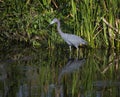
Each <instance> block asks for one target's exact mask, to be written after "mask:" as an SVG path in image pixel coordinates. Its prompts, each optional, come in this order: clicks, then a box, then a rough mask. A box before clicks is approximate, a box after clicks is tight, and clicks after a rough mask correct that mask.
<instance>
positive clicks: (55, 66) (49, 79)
mask: <svg viewBox="0 0 120 97" xmlns="http://www.w3.org/2000/svg"><path fill="white" fill-rule="evenodd" d="M70 56H71V57H70ZM0 97H120V53H119V52H116V51H115V50H110V49H108V50H101V49H91V50H88V49H84V48H80V49H79V53H78V56H77V52H76V50H75V49H73V50H72V53H71V54H70V53H69V49H67V48H66V49H65V48H60V47H58V48H56V49H54V50H53V49H34V48H24V49H23V48H20V47H15V48H12V49H10V48H9V49H7V50H5V49H1V50H0Z"/></svg>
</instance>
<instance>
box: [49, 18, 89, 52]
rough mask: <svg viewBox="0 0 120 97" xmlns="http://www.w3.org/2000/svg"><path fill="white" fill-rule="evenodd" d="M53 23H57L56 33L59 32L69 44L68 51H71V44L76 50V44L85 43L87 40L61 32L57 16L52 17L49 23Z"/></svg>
mask: <svg viewBox="0 0 120 97" xmlns="http://www.w3.org/2000/svg"><path fill="white" fill-rule="evenodd" d="M54 23H57V30H58V33H59V34H60V36H61V38H62V39H63V40H64V41H65V42H66V43H67V44H68V45H69V49H70V52H71V46H74V47H75V48H76V49H77V51H78V46H79V45H80V44H82V45H87V42H86V41H85V40H84V39H82V38H81V37H80V36H77V35H74V34H68V33H64V32H62V30H61V28H60V21H59V20H58V19H57V18H54V19H53V20H52V21H51V22H50V25H52V24H54Z"/></svg>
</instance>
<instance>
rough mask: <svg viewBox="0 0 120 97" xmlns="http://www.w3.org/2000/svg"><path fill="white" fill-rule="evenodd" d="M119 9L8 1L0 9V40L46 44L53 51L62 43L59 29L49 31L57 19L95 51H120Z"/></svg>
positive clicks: (107, 4)
mask: <svg viewBox="0 0 120 97" xmlns="http://www.w3.org/2000/svg"><path fill="white" fill-rule="evenodd" d="M119 5H120V1H119V0H114V1H113V0H109V1H105V0H101V1H96V0H82V1H79V0H61V1H59V2H56V1H55V0H40V1H39V0H35V1H30V0H27V1H18V0H13V1H9V0H5V1H3V2H1V6H0V9H1V12H2V14H1V21H2V26H1V32H2V33H1V34H0V40H1V41H4V40H5V39H7V41H8V42H9V41H11V40H14V41H19V42H21V41H25V42H27V43H28V42H29V43H30V44H33V45H35V46H37V45H41V44H46V45H48V46H49V47H54V45H55V44H56V43H63V41H62V40H61V39H60V37H59V36H58V35H57V33H56V27H52V28H50V27H49V28H46V27H47V26H48V24H49V22H50V21H51V20H52V19H53V18H55V17H57V18H59V19H60V20H62V24H63V23H65V24H66V25H67V24H68V25H69V27H67V26H63V25H62V29H63V31H64V30H65V31H66V33H72V34H76V35H79V36H81V37H83V38H84V39H85V40H87V41H88V43H89V45H90V46H91V47H92V48H100V47H112V48H120V31H119V29H120V22H119V21H120V19H119V18H120V16H119V13H120V10H119V9H120V8H119ZM101 18H104V19H105V20H106V21H107V22H108V24H109V25H111V27H112V28H115V29H116V30H115V29H112V28H111V27H110V26H109V25H107V24H106V23H105V22H104V21H103V20H102V19H101ZM70 29H72V30H71V32H69V31H70ZM55 42H56V43H55Z"/></svg>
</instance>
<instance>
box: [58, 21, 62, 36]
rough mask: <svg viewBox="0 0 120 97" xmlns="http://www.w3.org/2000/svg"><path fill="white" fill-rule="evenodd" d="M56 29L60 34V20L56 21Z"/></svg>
mask: <svg viewBox="0 0 120 97" xmlns="http://www.w3.org/2000/svg"><path fill="white" fill-rule="evenodd" d="M57 30H58V33H59V34H60V35H62V33H63V32H62V31H61V28H60V22H59V21H58V22H57Z"/></svg>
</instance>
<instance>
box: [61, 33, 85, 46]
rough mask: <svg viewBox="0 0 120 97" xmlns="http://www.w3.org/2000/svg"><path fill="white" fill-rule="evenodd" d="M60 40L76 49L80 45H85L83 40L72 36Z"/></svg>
mask: <svg viewBox="0 0 120 97" xmlns="http://www.w3.org/2000/svg"><path fill="white" fill-rule="evenodd" d="M62 38H63V39H64V40H65V41H66V42H67V43H68V44H69V45H74V46H75V47H78V45H80V44H86V43H87V42H86V41H85V40H83V39H82V38H81V37H79V36H76V35H73V34H66V33H64V35H63V36H62Z"/></svg>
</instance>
